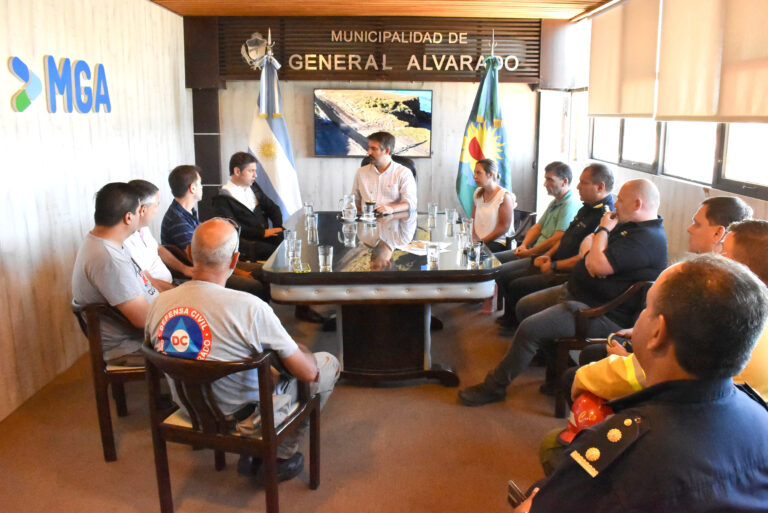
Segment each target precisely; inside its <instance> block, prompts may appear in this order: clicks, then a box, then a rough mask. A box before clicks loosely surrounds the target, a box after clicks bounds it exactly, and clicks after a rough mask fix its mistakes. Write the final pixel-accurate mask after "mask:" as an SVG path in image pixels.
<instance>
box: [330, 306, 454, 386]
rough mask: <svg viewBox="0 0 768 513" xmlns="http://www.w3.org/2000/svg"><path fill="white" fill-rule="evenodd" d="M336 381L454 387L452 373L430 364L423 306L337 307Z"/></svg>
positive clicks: (426, 315)
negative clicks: (432, 382)
mask: <svg viewBox="0 0 768 513" xmlns="http://www.w3.org/2000/svg"><path fill="white" fill-rule="evenodd" d="M340 310H341V312H340V313H341V315H340V316H338V319H340V321H341V322H340V323H339V325H338V329H339V333H340V337H341V346H342V347H341V351H340V354H341V356H342V363H343V370H342V377H343V378H345V379H348V380H350V381H359V382H363V383H365V384H370V385H378V384H382V383H387V382H392V381H402V380H407V379H435V380H438V381H439V382H440V383H441V384H442V385H443V386H457V385H458V384H459V378H458V376H457V375H456V373H455V372H454V370H453V369H451V368H450V367H447V366H442V365H438V364H434V365H433V364H432V363H431V354H430V333H429V323H430V317H431V309H430V306H429V305H428V304H361V305H342V306H341V308H340Z"/></svg>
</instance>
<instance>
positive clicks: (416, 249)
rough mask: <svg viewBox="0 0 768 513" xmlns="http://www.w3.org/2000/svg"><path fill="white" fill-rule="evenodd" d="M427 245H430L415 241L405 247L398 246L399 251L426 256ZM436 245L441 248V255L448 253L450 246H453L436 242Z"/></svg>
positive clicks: (448, 243)
mask: <svg viewBox="0 0 768 513" xmlns="http://www.w3.org/2000/svg"><path fill="white" fill-rule="evenodd" d="M427 244H429V243H428V242H426V241H423V240H414V241H411V243H410V244H406V245H405V246H397V249H402V250H403V251H406V252H408V253H411V254H412V255H421V256H424V255H426V254H427ZM435 244H437V245H438V246H440V253H442V252H443V251H448V246H450V245H451V243H450V242H436V243H435Z"/></svg>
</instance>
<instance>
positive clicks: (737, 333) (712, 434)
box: [516, 205, 768, 513]
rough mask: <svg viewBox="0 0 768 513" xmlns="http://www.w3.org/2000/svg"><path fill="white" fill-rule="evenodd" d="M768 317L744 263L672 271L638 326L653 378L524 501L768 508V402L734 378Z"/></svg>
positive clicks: (612, 507)
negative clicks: (748, 390)
mask: <svg viewBox="0 0 768 513" xmlns="http://www.w3.org/2000/svg"><path fill="white" fill-rule="evenodd" d="M617 207H618V205H617ZM767 316H768V290H766V287H765V285H763V284H762V283H760V281H759V280H758V279H757V277H756V276H755V275H754V274H752V273H751V272H749V271H748V270H747V269H746V268H745V267H744V266H742V265H740V264H737V263H734V262H731V261H728V260H726V259H723V258H721V257H716V256H712V255H704V256H698V257H695V258H693V259H691V260H688V261H685V262H682V263H680V264H677V265H674V266H672V267H670V268H669V269H667V270H666V271H664V272H663V273H662V274H661V276H659V278H658V280H657V281H656V283H655V284H654V285H653V287H651V289H650V291H649V293H648V297H647V306H646V308H645V310H643V312H642V313H641V315H640V317H639V318H638V320H637V322H636V324H635V329H634V333H635V336H634V339H633V340H634V346H635V352H636V354H637V358H638V360H639V361H640V363H641V365H642V367H643V368H644V369H645V371H646V375H647V376H646V377H647V379H646V384H647V386H648V388H647V389H645V390H643V391H641V392H638V393H636V394H633V395H630V396H627V397H625V398H623V399H620V400H617V401H613V402H611V403H609V406H610V407H611V408H612V409H613V411H614V412H615V415H614V416H613V417H611V418H609V419H608V420H606V421H604V422H601V423H599V424H597V425H595V426H593V427H591V428H588V429H586V430H584V431H582V432H581V433H580V434H579V435H577V437H576V438H575V439H574V441H573V442H572V443H571V445H570V446H569V447H568V449H567V450H566V452H567V457H565V458H563V459H562V461H561V462H560V463H559V464H558V465H557V467H556V468H555V470H554V472H553V473H552V474H551V475H550V476H549V477H547V478H546V479H545V480H544V481H543V482H541V483H540V484H539V485H538V493H534V495H533V496H532V498H529V500H527V501H525V502H524V503H523V504H521V505H520V506H519V507H518V509H517V510H516V511H518V512H529V511H530V513H537V512H550V511H561V510H562V507H563V504H568V511H571V512H574V513H579V512H585V513H586V512H590V513H591V512H594V511H600V512H606V513H608V512H620V511H630V510H631V511H658V512H672V511H675V512H676V511H686V512H703V511H766V510H768V472H766V462H767V461H768V411H766V405H765V403H762V402H761V401H760V400H759V398H757V397H754V396H750V395H748V394H746V393H744V392H743V391H742V390H739V389H738V388H736V387H735V386H734V384H733V380H732V378H731V377H732V376H734V375H736V374H738V373H739V372H740V371H741V370H742V369H743V367H744V365H745V364H746V362H747V360H748V359H749V354H750V352H751V351H752V348H753V347H754V346H755V342H756V341H757V338H758V336H759V335H760V332H761V331H762V330H763V327H764V325H765V319H766V317H767ZM670 462H672V463H673V464H670Z"/></svg>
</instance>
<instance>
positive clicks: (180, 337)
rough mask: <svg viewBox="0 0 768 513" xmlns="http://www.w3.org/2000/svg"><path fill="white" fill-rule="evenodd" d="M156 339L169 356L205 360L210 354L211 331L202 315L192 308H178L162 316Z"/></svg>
mask: <svg viewBox="0 0 768 513" xmlns="http://www.w3.org/2000/svg"><path fill="white" fill-rule="evenodd" d="M157 339H158V340H162V341H163V351H164V352H165V353H167V354H168V355H169V356H178V357H181V358H187V359H189V360H205V359H206V358H207V357H208V354H209V353H210V352H211V330H210V327H209V326H208V321H206V320H205V317H204V316H203V314H201V313H200V312H198V311H197V310H195V309H194V308H188V307H179V308H173V309H172V310H169V311H167V312H166V313H165V315H163V319H162V320H161V321H160V326H159V327H158V328H157Z"/></svg>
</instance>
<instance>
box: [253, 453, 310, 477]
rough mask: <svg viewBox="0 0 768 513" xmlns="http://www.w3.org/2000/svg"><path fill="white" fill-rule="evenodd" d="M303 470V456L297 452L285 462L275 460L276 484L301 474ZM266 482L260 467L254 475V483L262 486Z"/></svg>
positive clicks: (262, 469)
mask: <svg viewBox="0 0 768 513" xmlns="http://www.w3.org/2000/svg"><path fill="white" fill-rule="evenodd" d="M302 470H304V455H303V454H301V453H300V452H297V453H296V454H294V455H293V456H291V457H290V458H288V459H287V460H280V459H278V460H277V482H278V483H281V482H283V481H287V480H289V479H293V478H294V477H296V476H298V475H299V474H301V471H302ZM265 481H266V473H265V468H264V465H261V466H260V468H259V470H258V472H257V474H256V483H257V484H260V485H263V484H264V482H265Z"/></svg>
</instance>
